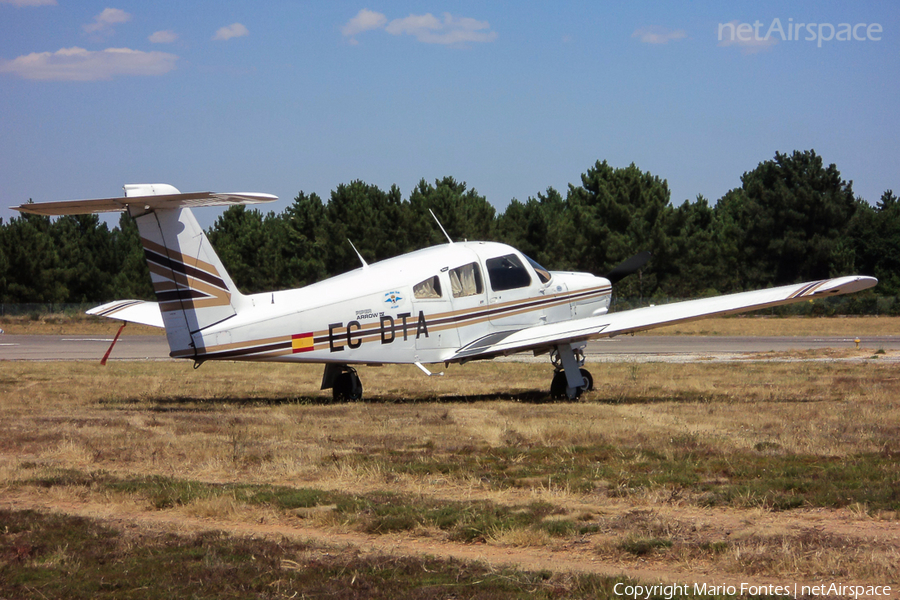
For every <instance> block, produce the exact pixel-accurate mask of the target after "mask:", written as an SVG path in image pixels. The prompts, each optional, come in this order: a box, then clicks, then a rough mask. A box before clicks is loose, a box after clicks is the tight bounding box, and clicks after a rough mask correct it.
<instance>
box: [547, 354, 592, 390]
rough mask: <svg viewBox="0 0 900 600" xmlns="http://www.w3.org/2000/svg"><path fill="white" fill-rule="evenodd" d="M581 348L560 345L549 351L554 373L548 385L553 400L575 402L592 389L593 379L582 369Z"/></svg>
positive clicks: (582, 357) (582, 355) (582, 356)
mask: <svg viewBox="0 0 900 600" xmlns="http://www.w3.org/2000/svg"><path fill="white" fill-rule="evenodd" d="M582 349H583V346H573V345H571V344H560V345H559V346H556V347H555V348H554V349H553V350H551V351H550V362H552V363H553V366H554V368H555V369H556V371H555V372H554V373H553V381H552V382H551V383H550V397H551V398H553V399H554V400H561V399H563V398H567V399H569V400H577V399H578V397H579V396H581V393H582V392H584V391H590V390H592V389H594V378H593V376H591V373H590V372H589V371H588V370H587V369H585V368H583V367H582V365H584V352H583V350H582Z"/></svg>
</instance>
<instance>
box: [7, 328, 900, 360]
mask: <svg viewBox="0 0 900 600" xmlns="http://www.w3.org/2000/svg"><path fill="white" fill-rule="evenodd" d="M110 343H112V337H108V336H97V335H9V334H3V335H0V360H87V361H92V360H96V361H99V360H100V359H101V358H102V357H103V354H104V353H105V352H106V350H107V348H109V345H110ZM860 347H861V348H865V349H867V350H872V351H877V350H885V351H889V350H900V336H895V335H888V336H869V337H864V338H861V340H860ZM855 348H856V342H855V338H853V337H754V336H741V337H726V336H668V335H634V336H631V335H625V336H619V337H615V338H612V339H602V340H598V341H595V342H591V343H589V344H588V346H587V349H586V351H585V355H586V357H587V360H588V361H589V362H596V361H602V360H619V359H625V358H627V357H635V358H637V359H638V360H655V359H658V358H662V359H665V357H671V358H672V359H674V360H682V361H683V360H690V359H691V358H692V357H696V358H698V359H702V358H719V359H727V358H729V357H735V358H741V357H744V358H746V356H744V355H749V354H753V355H760V354H763V353H779V352H791V351H798V350H799V351H802V350H824V349H832V350H841V349H848V350H849V349H855ZM526 356H527V355H526ZM167 359H169V346H168V344H167V343H166V338H165V336H161V335H130V336H123V337H121V338H119V341H118V342H117V343H116V346H115V348H114V349H113V351H112V354H111V355H110V360H167ZM544 360H546V359H544Z"/></svg>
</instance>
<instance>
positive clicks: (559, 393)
mask: <svg viewBox="0 0 900 600" xmlns="http://www.w3.org/2000/svg"><path fill="white" fill-rule="evenodd" d="M567 387H568V382H567V381H566V372H565V371H562V370H559V371H555V372H554V373H553V380H552V381H551V382H550V398H551V399H553V400H565V398H566V388H567Z"/></svg>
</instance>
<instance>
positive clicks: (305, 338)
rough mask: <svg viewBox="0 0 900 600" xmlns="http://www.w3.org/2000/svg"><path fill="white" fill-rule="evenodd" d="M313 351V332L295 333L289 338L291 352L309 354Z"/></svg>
mask: <svg viewBox="0 0 900 600" xmlns="http://www.w3.org/2000/svg"><path fill="white" fill-rule="evenodd" d="M311 350H315V348H314V346H313V332H312V331H310V332H309V333H297V334H294V335H292V336H291V352H292V353H293V354H296V353H297V352H310V351H311Z"/></svg>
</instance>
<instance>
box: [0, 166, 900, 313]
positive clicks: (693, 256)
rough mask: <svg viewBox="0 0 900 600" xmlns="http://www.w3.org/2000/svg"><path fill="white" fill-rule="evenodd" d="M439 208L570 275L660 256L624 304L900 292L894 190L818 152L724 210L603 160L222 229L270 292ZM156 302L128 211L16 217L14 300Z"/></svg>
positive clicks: (5, 233) (245, 218)
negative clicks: (874, 195) (573, 181)
mask: <svg viewBox="0 0 900 600" xmlns="http://www.w3.org/2000/svg"><path fill="white" fill-rule="evenodd" d="M429 211H433V212H434V213H435V215H436V216H437V217H438V218H439V219H440V221H441V223H442V224H443V226H444V228H445V229H446V230H447V232H448V234H449V235H450V237H451V238H452V239H453V240H463V239H470V240H498V241H503V242H506V243H508V244H510V245H512V246H514V247H516V248H518V249H519V250H521V251H522V252H524V253H525V254H527V255H529V256H531V257H532V258H534V259H536V260H537V261H538V262H539V263H541V264H543V265H545V266H547V267H549V268H551V269H554V270H577V271H586V272H591V273H595V274H598V275H603V274H605V273H608V272H609V271H610V270H611V269H612V268H613V267H615V266H616V265H617V264H619V263H620V262H622V261H623V260H625V259H627V258H629V257H630V256H633V255H634V254H637V253H638V252H641V251H644V250H649V251H650V252H651V253H652V254H653V259H652V260H651V261H650V263H648V264H647V265H646V266H645V267H644V268H643V269H642V270H640V271H639V272H638V274H636V275H635V276H632V277H628V278H625V279H624V280H622V281H621V282H620V283H619V284H617V286H616V294H617V296H618V297H632V298H641V299H644V300H646V299H653V298H663V297H674V298H689V297H700V296H709V295H715V294H720V293H728V292H736V291H742V290H745V289H755V288H761V287H767V286H772V285H783V284H787V283H793V282H798V281H806V280H815V279H822V278H827V277H834V276H839V275H846V274H851V273H856V272H858V273H862V274H866V275H874V276H876V277H878V278H879V280H880V282H881V283H880V285H879V287H878V289H877V291H876V292H870V293H869V294H868V295H865V294H863V295H862V296H860V298H861V299H860V300H859V302H857V304H858V306H856V305H855V306H854V307H853V310H854V311H856V312H858V311H863V312H865V311H867V310H870V309H871V310H875V309H877V310H879V311H881V307H882V304H879V302H877V301H876V297H875V295H874V294H875V293H880V294H883V295H898V294H900V202H898V198H897V197H896V196H895V195H894V194H893V192H892V191H890V190H888V191H886V192H885V193H884V195H883V196H882V197H881V199H880V201H879V202H878V204H877V205H876V206H875V207H872V206H870V205H869V204H868V203H866V202H865V201H864V200H862V199H859V198H854V196H853V191H852V185H851V183H850V182H847V181H844V180H843V179H841V176H840V172H839V171H838V170H837V167H836V166H835V165H833V164H832V165H828V166H825V164H824V162H823V160H822V158H821V157H820V156H818V155H817V154H816V153H815V151H813V150H809V151H804V152H793V153H792V154H790V155H788V154H781V153H776V154H775V158H774V159H773V160H768V161H765V162H762V163H760V164H759V165H758V166H757V167H756V168H755V169H753V170H752V171H748V172H746V173H744V175H743V177H742V178H741V187H739V188H735V189H733V190H730V191H729V192H727V193H726V194H725V195H724V196H723V197H722V198H720V199H719V200H718V202H717V203H715V205H710V203H709V202H708V201H707V199H706V198H704V197H702V196H698V197H697V199H696V200H695V201H693V202H692V201H689V200H688V201H685V202H683V203H682V204H681V205H680V206H677V207H675V206H673V205H672V203H671V199H670V193H669V189H668V185H667V183H666V181H665V180H663V179H660V178H659V177H657V176H655V175H653V174H651V173H649V172H645V171H641V170H640V169H639V168H638V167H637V166H635V165H634V164H631V165H629V166H628V167H625V168H615V167H612V166H611V165H609V164H608V163H607V162H606V161H602V162H601V161H598V162H596V163H595V164H594V165H593V166H592V167H591V168H589V169H588V170H587V172H585V173H584V174H582V175H581V178H580V185H577V186H576V185H569V188H568V190H567V192H566V194H565V196H563V195H562V194H561V193H560V192H559V191H557V190H555V189H554V188H547V190H546V191H545V192H544V193H538V194H537V196H536V197H532V198H528V199H527V200H526V201H525V202H520V201H519V200H516V199H513V200H512V201H511V202H510V203H509V205H508V206H507V208H506V210H505V211H504V212H503V213H500V214H497V212H496V211H495V209H494V207H493V206H491V204H490V203H489V202H488V201H487V199H486V198H485V197H484V196H482V195H480V194H479V193H478V192H477V191H476V190H474V189H470V188H468V186H467V185H466V183H465V182H459V181H457V180H456V179H454V178H452V177H444V178H442V179H438V180H435V181H434V182H433V183H429V182H426V181H425V180H424V179H423V180H421V181H420V182H419V183H418V184H417V185H416V187H415V188H414V189H413V190H412V191H411V192H410V194H409V198H408V199H403V197H402V193H401V191H400V189H399V188H397V186H392V187H391V188H390V189H389V190H382V189H380V188H378V187H377V186H375V185H372V184H367V183H365V182H363V181H358V180H357V181H352V182H351V183H349V184H341V185H339V186H338V187H337V188H336V189H335V190H334V191H332V193H331V196H330V199H329V201H328V202H327V203H326V202H323V201H322V199H321V198H319V197H318V196H317V195H315V194H311V195H307V194H305V193H303V192H300V193H299V194H298V195H297V197H296V198H295V199H294V202H293V203H292V204H291V205H290V206H289V207H288V208H287V209H285V210H284V211H283V212H282V213H280V214H275V213H274V212H269V213H267V214H263V213H261V212H260V211H258V210H255V209H247V208H246V207H244V206H235V207H231V208H229V209H228V210H226V211H225V212H224V213H223V214H222V215H221V216H220V217H219V218H218V219H217V220H216V222H215V224H214V225H213V226H212V227H211V228H210V230H209V232H208V234H209V237H210V241H211V242H212V244H213V245H214V246H215V248H216V250H217V251H218V253H219V255H220V257H221V259H222V262H223V264H224V265H225V267H226V269H227V271H228V272H229V274H230V275H231V277H232V279H233V280H234V281H235V283H236V285H237V286H238V287H239V289H241V290H242V291H243V292H245V293H254V292H261V291H268V290H278V289H288V288H294V287H301V286H304V285H308V284H310V283H314V282H316V281H320V280H322V279H325V278H326V277H329V276H332V275H336V274H339V273H342V272H345V271H349V270H352V269H355V268H358V267H359V266H360V261H359V258H358V257H357V255H356V253H355V252H354V251H353V248H352V247H351V245H350V242H352V243H353V244H354V245H355V246H356V248H357V249H358V250H359V252H360V254H361V255H362V257H363V258H364V259H365V260H366V261H367V262H370V263H371V262H375V261H378V260H383V259H386V258H390V257H392V256H397V255H400V254H403V253H405V252H410V251H413V250H417V249H420V248H424V247H427V246H431V245H435V244H441V243H445V242H446V239H445V237H444V235H443V233H441V231H440V229H439V228H438V227H437V225H436V223H435V222H434V220H433V218H432V216H431V214H430V213H429ZM348 240H349V241H348ZM152 297H153V293H152V287H151V285H150V279H149V274H148V271H147V266H146V262H145V261H144V258H143V249H142V246H141V243H140V236H139V234H138V231H137V228H136V226H135V223H134V221H133V220H132V219H131V218H130V217H129V216H128V215H127V214H126V215H123V216H122V218H121V219H120V221H119V226H118V227H117V228H114V229H113V230H112V231H110V230H109V229H108V228H107V227H106V225H104V224H102V223H100V221H99V219H98V218H97V217H96V216H95V215H81V216H71V217H61V218H59V219H56V220H55V221H51V220H50V219H47V218H46V217H39V216H34V215H22V216H20V217H16V218H14V219H12V220H10V221H9V222H8V223H3V222H2V221H0V302H6V303H26V302H34V303H50V302H101V301H108V300H112V299H117V298H144V299H150V298H152ZM866 298H868V299H866ZM867 302H868V304H866V303H867ZM895 304H896V303H895ZM864 305H865V306H864ZM867 307H868V308H867ZM896 310H900V307H894V306H893V305H891V307H888V311H889V312H896Z"/></svg>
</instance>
